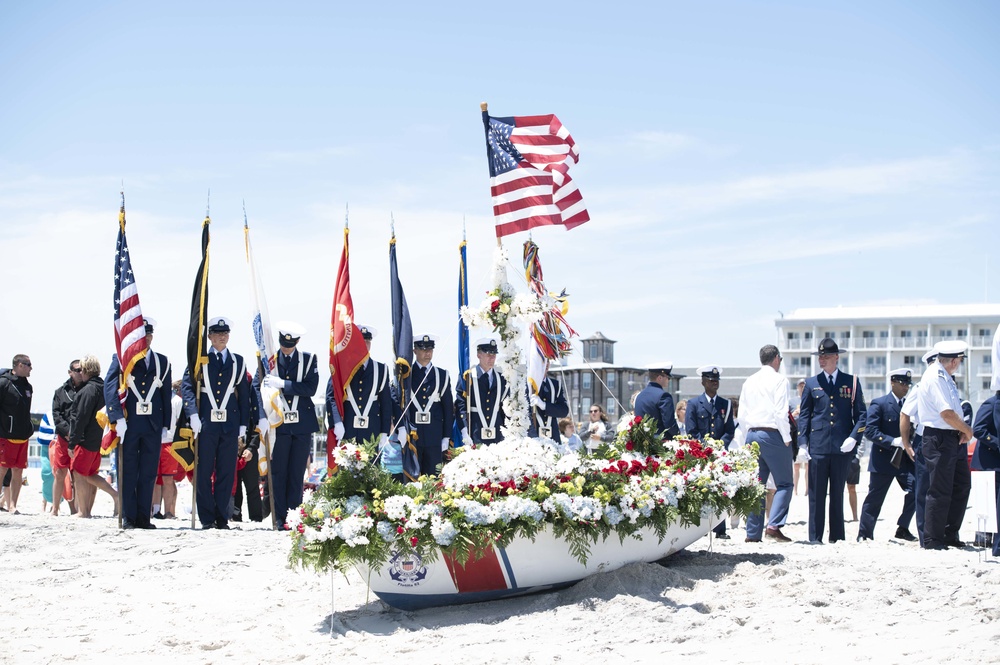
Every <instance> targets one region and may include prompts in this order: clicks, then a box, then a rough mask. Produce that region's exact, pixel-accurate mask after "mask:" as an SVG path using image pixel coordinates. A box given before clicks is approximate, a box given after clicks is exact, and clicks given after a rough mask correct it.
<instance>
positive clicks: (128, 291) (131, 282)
mask: <svg viewBox="0 0 1000 665" xmlns="http://www.w3.org/2000/svg"><path fill="white" fill-rule="evenodd" d="M147 348H148V347H147V346H146V327H145V323H144V322H143V319H142V308H140V307H139V289H138V288H137V287H136V285H135V275H134V274H132V260H131V259H130V258H129V253H128V242H126V240H125V194H124V193H122V207H121V210H120V211H119V213H118V246H117V248H116V249H115V351H117V353H118V363H119V364H120V365H121V374H120V375H119V376H120V379H121V380H120V381H119V382H118V399H119V400H121V403H122V404H123V405H124V404H125V397H126V396H127V395H128V392H127V387H126V383H125V381H126V380H127V378H128V376H129V375H130V374H131V373H132V368H133V367H135V364H136V362H138V361H139V360H141V359H142V358H144V357H146V351H147Z"/></svg>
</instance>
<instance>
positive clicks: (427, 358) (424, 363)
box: [403, 334, 455, 475]
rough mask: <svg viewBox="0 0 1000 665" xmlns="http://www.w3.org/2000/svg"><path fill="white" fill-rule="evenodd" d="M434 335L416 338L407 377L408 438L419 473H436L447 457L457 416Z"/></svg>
mask: <svg viewBox="0 0 1000 665" xmlns="http://www.w3.org/2000/svg"><path fill="white" fill-rule="evenodd" d="M434 342H435V338H434V337H433V336H432V335H426V334H425V335H420V336H418V337H416V338H415V339H414V340H413V356H414V362H413V368H412V370H411V371H410V375H409V376H408V377H407V378H406V379H405V380H404V382H403V386H404V393H403V394H404V403H405V404H406V422H407V423H408V426H407V435H408V437H407V438H408V440H410V441H411V443H412V444H413V446H414V448H415V451H416V457H417V467H418V473H417V475H424V474H432V473H434V472H435V469H437V467H438V465H439V464H441V463H442V462H443V461H444V452H445V451H446V450H448V444H449V442H450V441H451V430H452V425H453V419H454V417H455V415H454V414H455V410H454V409H455V407H454V401H455V400H454V397H453V396H452V392H451V378H450V377H449V376H448V372H447V371H446V370H443V369H441V368H440V367H435V366H434V364H433V362H432V361H433V358H434Z"/></svg>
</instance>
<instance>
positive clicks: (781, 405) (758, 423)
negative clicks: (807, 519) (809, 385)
mask: <svg viewBox="0 0 1000 665" xmlns="http://www.w3.org/2000/svg"><path fill="white" fill-rule="evenodd" d="M781 360H782V358H781V354H780V353H779V352H778V347H776V346H774V345H773V344H767V345H765V346H763V347H761V349H760V364H761V368H760V370H758V371H757V373H756V374H754V375H753V376H751V377H750V378H748V379H747V380H746V382H745V383H744V384H743V389H742V390H741V391H740V401H739V404H740V418H739V421H740V431H741V432H742V433H743V435H744V438H745V440H746V443H747V444H748V445H749V444H750V443H752V442H756V443H757V446H758V447H759V448H760V457H759V459H758V461H757V462H758V465H759V467H760V471H759V476H758V477H759V478H760V482H761V483H767V479H768V477H769V476H771V475H773V476H774V484H775V487H777V491H776V492H775V493H774V500H773V501H772V503H771V514H770V519H769V520H768V524H767V528H766V529H764V528H763V526H764V500H763V499H761V504H760V511H759V512H756V513H753V514H752V515H750V516H749V517H748V518H747V542H748V543H759V542H760V540H761V532H762V531H763V535H764V536H766V537H767V538H768V539H769V540H773V541H776V542H779V543H787V542H790V541H791V538H789V537H787V536H786V535H785V534H783V533H781V527H783V526H784V525H785V519H786V518H787V517H788V505H789V503H791V500H792V488H793V487H794V483H793V482H792V448H791V443H792V432H791V427H790V425H789V422H788V379H786V378H785V376H784V375H782V374H779V373H778V368H779V367H780V366H781Z"/></svg>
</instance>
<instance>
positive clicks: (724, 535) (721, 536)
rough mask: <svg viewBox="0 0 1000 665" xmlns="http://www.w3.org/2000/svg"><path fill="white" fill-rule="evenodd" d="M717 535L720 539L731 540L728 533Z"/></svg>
mask: <svg viewBox="0 0 1000 665" xmlns="http://www.w3.org/2000/svg"><path fill="white" fill-rule="evenodd" d="M715 537H716V538H718V539H719V540H731V538H730V537H729V534H728V533H717V534H715Z"/></svg>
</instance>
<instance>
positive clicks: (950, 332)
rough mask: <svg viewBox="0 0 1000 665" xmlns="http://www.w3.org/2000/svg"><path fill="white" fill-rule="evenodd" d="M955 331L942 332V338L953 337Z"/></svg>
mask: <svg viewBox="0 0 1000 665" xmlns="http://www.w3.org/2000/svg"><path fill="white" fill-rule="evenodd" d="M954 332H955V331H953V330H942V331H941V337H951V336H952V335H953V334H954Z"/></svg>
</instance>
